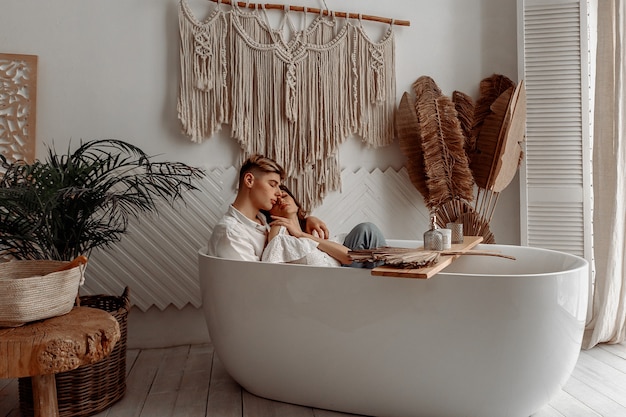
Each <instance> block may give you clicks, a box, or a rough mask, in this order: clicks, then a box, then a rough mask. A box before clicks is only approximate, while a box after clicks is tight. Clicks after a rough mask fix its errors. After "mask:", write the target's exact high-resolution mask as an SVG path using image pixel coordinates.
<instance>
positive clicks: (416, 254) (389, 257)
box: [348, 246, 440, 269]
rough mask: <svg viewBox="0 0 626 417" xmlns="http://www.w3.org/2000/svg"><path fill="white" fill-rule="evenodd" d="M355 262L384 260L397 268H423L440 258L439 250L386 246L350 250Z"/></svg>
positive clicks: (386, 263)
mask: <svg viewBox="0 0 626 417" xmlns="http://www.w3.org/2000/svg"><path fill="white" fill-rule="evenodd" d="M348 254H349V255H350V257H351V258H352V260H353V261H355V262H381V261H382V262H383V263H384V264H385V265H389V266H394V267H397V268H411V269H415V268H423V267H427V266H431V265H433V264H435V263H437V261H438V260H439V255H440V254H439V252H432V251H425V250H423V249H415V248H396V247H389V246H384V247H380V248H375V249H362V250H354V251H350V252H348Z"/></svg>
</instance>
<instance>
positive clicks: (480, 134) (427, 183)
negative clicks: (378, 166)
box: [396, 75, 526, 243]
mask: <svg viewBox="0 0 626 417" xmlns="http://www.w3.org/2000/svg"><path fill="white" fill-rule="evenodd" d="M412 88H413V92H414V94H415V98H413V97H411V95H410V94H409V93H406V92H405V93H404V94H403V96H402V99H401V101H400V104H399V106H398V111H397V113H396V128H397V135H398V139H399V143H400V148H401V150H402V152H403V153H404V154H405V156H406V157H407V169H408V172H409V177H410V179H411V182H412V183H413V185H414V186H415V188H416V189H417V190H418V191H419V192H420V194H422V196H423V197H424V201H425V203H426V206H427V207H428V209H429V210H430V211H431V212H433V213H435V214H437V220H438V223H439V224H440V225H445V224H446V223H448V222H461V223H463V225H464V230H465V234H466V235H478V236H483V238H484V240H483V241H484V242H486V243H493V242H495V238H494V236H493V234H492V233H491V231H490V229H489V222H490V221H491V219H492V217H493V213H494V210H495V205H496V203H497V197H498V195H499V193H500V192H501V191H502V190H503V189H504V188H505V187H506V186H507V185H508V184H509V183H510V181H511V180H512V178H513V177H514V175H515V172H516V171H517V168H518V167H519V163H520V161H521V158H522V148H521V143H522V142H523V140H524V127H525V120H526V104H525V92H524V86H523V82H520V84H519V85H518V86H517V87H516V86H515V84H514V83H513V82H512V81H511V80H509V79H508V78H506V77H504V76H502V75H493V76H491V77H488V78H486V79H484V80H482V82H481V85H480V97H479V99H478V100H477V102H476V104H474V103H473V101H472V99H471V97H470V96H468V95H467V94H465V93H462V92H460V91H455V92H453V94H452V98H451V99H450V98H448V97H446V96H445V95H443V94H442V93H441V90H440V89H439V87H438V86H437V85H436V83H435V81H434V80H433V79H432V78H430V77H428V76H422V77H420V78H418V79H417V80H416V81H415V82H414V83H413V85H412ZM474 185H475V187H474ZM475 190H476V198H475V195H474V193H475ZM472 201H474V204H471V202H472Z"/></svg>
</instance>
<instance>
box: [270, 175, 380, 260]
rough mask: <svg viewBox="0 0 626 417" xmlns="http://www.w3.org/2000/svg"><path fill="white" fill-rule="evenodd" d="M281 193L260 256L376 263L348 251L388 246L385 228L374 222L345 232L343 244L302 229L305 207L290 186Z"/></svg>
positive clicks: (279, 258) (280, 258) (275, 258)
mask: <svg viewBox="0 0 626 417" xmlns="http://www.w3.org/2000/svg"><path fill="white" fill-rule="evenodd" d="M281 190H282V191H283V193H282V195H281V196H280V197H279V199H278V201H277V202H276V204H274V206H273V207H272V209H271V210H270V211H269V213H268V214H269V216H268V217H269V218H271V219H272V222H271V223H270V226H271V228H270V232H269V234H268V243H267V246H266V247H265V249H264V250H263V255H262V256H261V260H262V261H265V262H287V263H297V264H305V265H318V266H340V265H349V266H353V267H363V266H366V267H374V266H375V265H372V264H370V265H362V264H359V263H353V262H352V260H351V258H350V256H349V255H348V251H350V250H351V249H371V248H375V247H380V246H385V245H386V242H385V238H384V237H383V235H382V232H381V231H380V230H379V229H378V228H377V227H376V226H375V225H374V224H372V223H361V224H359V225H357V226H356V227H355V228H354V229H352V231H350V233H349V234H348V235H347V236H346V238H345V240H344V244H341V243H339V242H338V241H337V240H336V239H323V238H320V237H318V236H316V235H311V234H308V233H305V232H303V231H302V225H301V221H300V219H301V218H303V214H304V213H303V210H302V207H301V206H300V204H299V203H298V202H297V201H296V199H295V198H294V196H293V194H292V193H291V192H290V191H289V190H288V189H287V187H285V186H282V185H281Z"/></svg>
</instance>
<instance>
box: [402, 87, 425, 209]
mask: <svg viewBox="0 0 626 417" xmlns="http://www.w3.org/2000/svg"><path fill="white" fill-rule="evenodd" d="M396 134H397V135H398V141H399V144H400V150H401V151H402V153H404V156H406V158H407V164H406V167H407V171H408V173H409V178H410V180H411V183H412V184H413V185H414V186H415V188H416V189H417V191H419V192H420V194H421V195H422V197H424V200H428V199H429V194H428V186H427V185H426V173H425V170H424V153H423V151H422V134H421V130H420V124H419V119H418V118H417V113H416V112H415V101H414V100H413V98H412V97H411V96H410V95H409V94H408V93H406V92H405V93H404V94H403V95H402V99H401V100H400V104H399V105H398V110H397V111H396Z"/></svg>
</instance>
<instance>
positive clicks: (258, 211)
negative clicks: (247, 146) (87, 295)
mask: <svg viewBox="0 0 626 417" xmlns="http://www.w3.org/2000/svg"><path fill="white" fill-rule="evenodd" d="M284 178H285V172H284V170H283V168H282V167H281V166H280V165H279V164H278V163H277V162H276V161H274V160H272V159H270V158H267V157H264V156H261V155H253V156H251V157H250V158H248V159H247V160H246V161H245V162H244V163H243V165H242V166H241V169H240V171H239V187H238V191H237V196H236V197H235V201H234V202H233V203H232V204H231V205H230V206H229V208H228V211H227V212H226V214H224V216H223V217H222V219H221V220H220V221H219V222H218V223H217V224H216V225H215V227H214V228H213V234H212V235H211V238H210V239H209V245H208V254H209V255H211V256H217V257H220V258H228V259H239V260H245V261H260V260H262V261H267V262H285V263H298V264H307V265H319V266H340V265H344V266H353V267H373V266H374V265H372V264H368V265H363V264H359V263H355V262H352V260H351V259H350V256H349V254H348V252H349V251H350V250H356V249H372V248H375V247H380V246H384V245H385V244H386V243H385V238H384V236H383V234H382V232H381V231H380V230H379V229H378V227H376V226H375V225H374V224H372V223H361V224H359V225H357V226H355V227H354V229H352V230H351V231H350V233H348V235H346V237H345V239H343V240H342V241H341V242H340V241H339V240H338V239H329V231H328V229H327V227H326V224H325V223H324V222H323V221H321V220H320V219H318V218H316V217H313V216H309V217H305V216H304V213H303V210H302V208H301V206H300V204H299V203H298V202H297V201H296V199H295V198H294V196H293V195H292V194H291V192H290V191H289V190H288V189H287V188H286V187H285V186H283V185H282V181H283V180H284Z"/></svg>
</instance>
